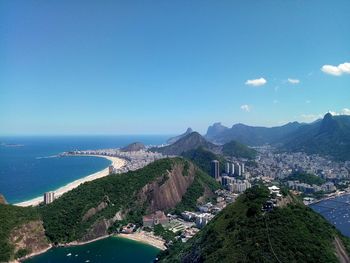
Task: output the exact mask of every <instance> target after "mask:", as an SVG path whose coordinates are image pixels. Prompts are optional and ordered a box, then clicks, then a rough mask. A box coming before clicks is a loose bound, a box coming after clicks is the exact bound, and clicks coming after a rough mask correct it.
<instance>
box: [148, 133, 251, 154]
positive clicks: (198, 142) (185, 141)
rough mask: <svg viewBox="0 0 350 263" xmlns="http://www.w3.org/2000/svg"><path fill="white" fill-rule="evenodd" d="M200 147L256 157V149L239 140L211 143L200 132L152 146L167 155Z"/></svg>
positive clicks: (214, 151) (154, 149)
mask: <svg viewBox="0 0 350 263" xmlns="http://www.w3.org/2000/svg"><path fill="white" fill-rule="evenodd" d="M199 148H202V149H206V150H208V151H211V152H213V153H214V154H223V155H225V156H235V157H241V158H247V159H251V158H254V157H255V154H256V152H255V150H253V149H251V148H249V147H247V146H246V145H243V144H241V143H239V142H237V141H230V142H228V143H225V144H223V145H217V144H214V143H211V142H209V141H207V140H206V139H205V138H204V137H203V136H202V135H200V134H199V133H198V132H192V133H189V134H187V135H185V136H184V137H182V138H180V139H179V140H177V141H176V142H175V143H173V144H170V145H167V146H164V147H159V148H152V149H151V151H156V152H160V153H162V154H165V155H184V154H186V153H187V152H191V151H193V150H197V149H199Z"/></svg>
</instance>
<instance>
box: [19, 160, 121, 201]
mask: <svg viewBox="0 0 350 263" xmlns="http://www.w3.org/2000/svg"><path fill="white" fill-rule="evenodd" d="M70 156H91V157H99V158H105V159H107V160H109V161H111V162H112V163H111V164H110V165H113V166H114V168H116V169H120V168H121V167H123V166H124V165H125V164H126V161H125V160H124V159H121V158H119V157H112V156H106V155H70ZM108 174H109V171H108V167H106V168H104V169H102V170H101V171H98V172H96V173H93V174H89V175H87V176H84V177H82V178H80V179H77V180H74V181H72V182H70V183H68V184H66V185H64V186H61V187H59V188H58V189H55V190H53V191H52V192H54V193H55V199H56V198H59V197H60V196H61V195H63V194H64V193H66V192H69V191H70V190H73V189H74V188H76V187H78V186H79V185H80V184H83V183H85V182H90V181H93V180H95V179H99V178H102V177H105V176H107V175H108ZM43 201H44V197H43V196H39V197H35V198H33V199H30V200H27V201H23V202H20V203H16V204H14V205H16V206H22V207H26V206H37V205H39V204H40V203H41V202H43Z"/></svg>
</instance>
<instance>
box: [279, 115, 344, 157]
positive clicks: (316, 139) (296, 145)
mask: <svg viewBox="0 0 350 263" xmlns="http://www.w3.org/2000/svg"><path fill="white" fill-rule="evenodd" d="M282 143H283V147H282V149H283V150H287V151H301V152H306V153H312V154H322V155H329V156H332V157H334V158H335V159H338V160H350V116H346V115H343V116H332V115H331V114H330V113H327V114H326V115H325V116H324V118H323V119H322V120H320V121H317V122H314V123H312V124H308V125H304V126H302V127H300V128H299V129H298V130H297V131H295V132H294V133H293V134H291V135H290V136H289V137H287V138H285V139H284V140H283V141H282Z"/></svg>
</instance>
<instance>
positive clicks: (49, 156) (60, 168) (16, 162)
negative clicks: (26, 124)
mask: <svg viewBox="0 0 350 263" xmlns="http://www.w3.org/2000/svg"><path fill="white" fill-rule="evenodd" d="M168 138H169V136H166V135H132V136H130V135H125V136H17V137H0V193H1V194H3V195H4V196H5V198H6V200H7V201H8V202H9V203H11V204H13V203H18V202H22V201H26V200H29V199H32V198H35V197H38V196H40V195H42V194H43V193H44V192H46V191H50V190H55V189H57V188H59V187H61V186H64V185H66V184H67V183H70V182H72V181H74V180H76V179H79V178H82V177H85V176H87V175H89V174H92V173H95V172H97V171H100V170H102V169H104V168H105V167H107V166H108V165H109V164H110V161H108V160H107V159H104V158H98V157H57V154H60V153H62V152H64V151H70V150H94V149H103V148H118V147H123V146H126V145H128V144H130V143H132V142H135V141H139V142H142V143H144V144H145V145H158V144H162V143H164V142H165V141H166V140H167V139H168Z"/></svg>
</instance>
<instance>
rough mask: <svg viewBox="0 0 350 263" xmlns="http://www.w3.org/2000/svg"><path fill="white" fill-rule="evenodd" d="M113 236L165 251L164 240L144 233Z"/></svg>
mask: <svg viewBox="0 0 350 263" xmlns="http://www.w3.org/2000/svg"><path fill="white" fill-rule="evenodd" d="M114 236H115V237H119V238H125V239H130V240H133V241H136V242H139V243H144V244H147V245H150V246H152V247H156V248H158V249H160V250H166V249H167V248H166V246H165V245H164V242H165V240H163V239H161V238H160V237H157V236H155V235H153V234H151V233H149V232H145V231H140V232H134V233H132V234H123V233H119V234H116V235H114Z"/></svg>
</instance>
